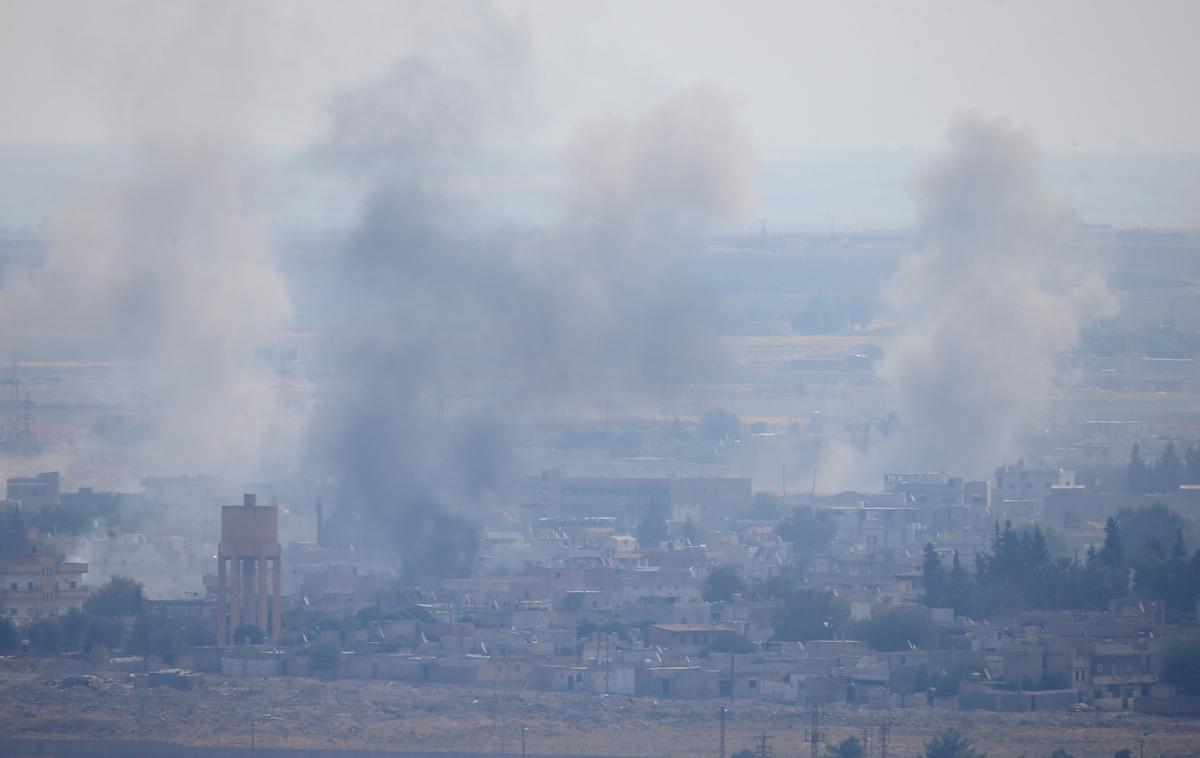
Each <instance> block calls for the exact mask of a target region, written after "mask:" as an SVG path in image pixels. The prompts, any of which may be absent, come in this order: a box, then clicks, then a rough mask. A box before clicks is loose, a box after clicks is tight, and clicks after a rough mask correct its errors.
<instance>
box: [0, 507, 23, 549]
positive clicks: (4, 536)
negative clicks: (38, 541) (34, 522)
mask: <svg viewBox="0 0 1200 758" xmlns="http://www.w3.org/2000/svg"><path fill="white" fill-rule="evenodd" d="M27 552H29V532H28V530H27V529H26V528H25V521H24V519H23V518H22V517H21V510H20V509H19V508H17V507H16V506H10V507H8V508H6V509H5V510H4V511H3V512H2V513H0V559H3V558H5V557H7V556H9V555H10V554H12V553H27Z"/></svg>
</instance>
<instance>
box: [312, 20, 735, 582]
mask: <svg viewBox="0 0 1200 758" xmlns="http://www.w3.org/2000/svg"><path fill="white" fill-rule="evenodd" d="M484 47H485V48H486V49H487V50H489V51H491V53H492V54H493V55H494V56H496V59H497V60H498V61H499V63H498V64H496V65H483V64H482V63H480V62H479V61H474V62H472V61H467V62H466V63H464V62H462V61H458V62H456V65H454V66H450V67H446V66H444V65H443V66H439V65H437V64H435V63H433V62H431V61H428V60H407V61H403V62H401V63H399V64H398V65H397V66H396V67H395V69H394V70H393V71H392V72H391V74H390V75H389V76H388V77H386V78H385V79H383V80H382V81H380V82H378V83H377V84H374V85H371V86H368V87H365V88H363V89H361V90H359V91H357V92H351V93H346V94H344V95H343V96H341V97H340V98H339V99H338V100H337V101H336V102H335V104H334V109H333V113H332V118H331V130H330V138H329V140H328V141H327V143H326V144H325V145H324V146H323V147H322V148H321V150H319V151H318V153H319V155H320V157H321V159H322V160H325V161H327V162H329V163H330V164H332V165H334V166H337V167H339V168H341V169H344V170H346V171H348V172H350V173H351V175H353V176H356V177H358V178H359V179H360V180H361V182H362V183H363V185H364V187H365V197H366V200H365V202H364V207H363V210H362V214H361V218H360V222H359V225H358V228H357V230H356V231H355V233H354V234H353V236H352V237H351V239H350V240H349V242H348V244H347V246H346V250H345V254H344V256H343V261H344V269H345V276H346V279H347V282H348V283H349V286H350V287H351V290H352V292H353V298H354V300H355V305H354V314H353V327H352V329H351V331H352V332H353V333H355V334H357V335H359V337H358V338H356V339H355V340H354V341H353V343H352V344H351V345H349V346H348V348H347V350H346V355H345V361H346V365H347V366H348V367H349V369H350V374H351V389H350V391H349V397H348V398H347V400H346V401H345V403H344V404H342V405H339V406H337V407H335V408H331V409H329V411H328V415H327V418H326V421H325V422H324V423H322V424H320V425H318V428H319V429H321V430H322V431H321V433H320V437H321V438H320V439H319V440H318V443H317V449H318V450H321V451H323V454H325V455H327V456H329V457H330V459H331V460H332V461H333V464H334V466H335V469H336V475H337V476H338V477H339V478H340V480H341V481H342V483H343V500H342V502H341V503H340V504H339V507H340V509H341V510H340V514H341V515H340V516H339V520H340V521H341V522H342V523H344V524H351V525H353V529H352V531H356V532H357V533H358V538H359V539H362V538H363V537H364V536H367V535H373V536H375V537H376V539H377V540H378V539H385V540H388V541H390V543H391V544H393V545H394V546H395V547H396V549H397V550H398V552H399V554H400V555H401V557H402V563H403V567H404V570H405V573H406V574H407V575H408V576H409V577H427V576H437V575H452V574H461V573H463V572H465V571H467V570H469V568H470V566H471V563H472V560H473V558H474V554H475V551H476V548H477V545H478V541H477V535H476V529H477V528H478V522H477V514H472V513H470V507H471V506H472V505H473V504H476V503H478V502H479V501H480V500H481V499H483V498H486V497H487V495H488V494H489V492H492V491H494V490H495V488H496V487H498V486H499V485H500V483H502V482H503V481H504V480H505V478H506V477H510V476H511V475H512V470H511V465H510V463H509V461H508V460H507V437H508V435H507V433H506V431H505V429H506V423H507V422H508V421H509V420H510V419H511V418H512V417H513V416H514V415H516V414H520V413H525V412H535V413H544V412H546V411H547V410H551V409H557V408H561V407H564V406H565V405H568V404H581V403H590V404H591V405H590V407H593V408H594V407H597V406H598V404H599V401H598V400H597V398H598V397H602V396H604V395H605V394H607V393H609V392H612V391H620V392H631V393H636V392H639V391H644V390H645V389H646V388H648V387H653V386H656V385H659V386H661V384H662V383H664V382H669V381H672V380H673V377H674V376H675V375H676V374H677V373H678V371H679V370H680V362H681V361H683V360H685V358H686V352H687V349H688V347H689V346H690V345H693V344H694V343H695V342H696V341H697V340H698V339H699V338H700V337H701V336H703V334H705V332H706V327H707V325H708V321H707V319H708V314H710V313H711V312H712V309H711V308H708V307H707V305H706V303H705V302H703V299H702V298H703V293H702V292H701V291H699V290H697V289H696V288H694V287H693V286H691V283H690V277H689V276H688V272H687V267H686V260H685V258H684V256H685V255H686V253H687V252H689V251H690V250H691V249H692V248H691V247H690V245H691V243H692V242H694V241H695V240H696V239H697V235H698V234H699V233H701V232H703V231H704V230H705V229H708V228H711V227H712V225H714V224H718V223H722V222H726V221H728V220H730V219H731V218H734V217H736V216H737V215H738V214H740V213H743V212H744V211H746V210H747V208H748V197H749V192H748V187H749V186H750V182H751V175H752V170H753V161H752V159H751V155H750V150H749V148H748V147H747V141H746V139H745V137H744V135H743V133H742V131H741V129H740V127H739V125H738V124H737V122H736V120H735V118H734V115H733V107H732V105H731V103H730V102H729V101H728V99H727V98H725V97H724V96H723V95H721V94H720V93H718V92H715V91H712V90H709V89H705V88H698V89H694V90H690V91H687V92H685V93H683V94H681V95H679V96H678V97H676V98H673V99H672V100H670V101H668V102H666V103H664V104H662V105H660V106H658V107H657V108H655V109H653V110H652V111H650V112H649V113H648V114H646V115H645V116H644V117H643V118H642V119H640V120H638V121H636V122H634V123H606V124H599V125H596V126H594V127H592V128H591V129H589V130H587V131H586V132H585V133H584V134H583V135H582V136H581V137H580V138H579V139H578V140H577V142H576V143H575V144H574V145H573V146H572V147H571V149H570V150H569V151H568V161H567V167H568V168H567V177H568V180H569V187H570V189H569V190H568V192H567V194H566V196H565V198H564V200H563V208H562V217H561V219H560V221H559V222H558V223H556V224H554V225H553V226H552V227H550V228H548V229H545V230H542V231H539V232H533V233H507V232H504V231H503V228H504V227H503V225H502V224H500V223H498V222H497V221H496V220H494V219H489V218H487V216H486V214H484V213H483V212H481V211H480V209H479V208H478V207H476V206H475V205H474V204H473V203H472V202H471V200H470V199H469V198H468V196H467V193H466V192H464V190H463V186H464V184H466V183H467V182H465V181H464V180H465V178H466V177H467V176H468V175H469V173H470V171H471V170H472V166H473V165H474V162H475V161H477V160H478V159H479V158H480V156H481V155H484V154H486V151H487V149H488V142H489V139H490V138H491V137H492V136H494V135H495V134H497V133H500V132H502V131H503V129H504V128H506V127H505V124H506V123H507V118H508V116H509V115H510V114H512V113H513V112H515V110H516V109H515V108H514V106H513V104H512V103H507V102H504V101H503V99H502V98H500V97H499V95H500V94H502V93H505V92H509V91H512V90H513V89H519V87H518V85H517V84H515V83H514V82H513V81H511V80H515V79H518V78H519V75H520V62H521V60H522V54H521V50H520V48H521V37H520V34H518V33H516V32H514V31H513V30H512V29H511V28H509V27H507V26H504V25H498V26H497V28H496V29H494V30H493V32H492V36H490V37H489V39H488V44H487V45H486V46H484ZM483 63H488V61H484V62H483ZM443 414H445V417H446V418H449V419H451V420H450V421H446V422H440V421H439V420H440V419H442V418H443Z"/></svg>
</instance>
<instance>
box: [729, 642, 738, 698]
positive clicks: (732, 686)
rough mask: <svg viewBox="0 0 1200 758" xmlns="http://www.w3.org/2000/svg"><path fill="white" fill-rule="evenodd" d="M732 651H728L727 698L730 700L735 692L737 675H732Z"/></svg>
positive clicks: (733, 661)
mask: <svg viewBox="0 0 1200 758" xmlns="http://www.w3.org/2000/svg"><path fill="white" fill-rule="evenodd" d="M733 655H734V654H733V653H732V652H730V653H729V699H730V700H731V701H732V700H733V698H734V694H735V693H736V692H737V677H736V676H734V675H733V667H734V663H735V659H734V657H733Z"/></svg>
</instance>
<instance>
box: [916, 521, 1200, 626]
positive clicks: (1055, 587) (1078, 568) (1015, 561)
mask: <svg viewBox="0 0 1200 758" xmlns="http://www.w3.org/2000/svg"><path fill="white" fill-rule="evenodd" d="M1126 524H1128V527H1127V528H1126ZM1184 527H1185V523H1184V522H1183V521H1182V519H1181V518H1180V517H1179V516H1178V514H1173V513H1172V512H1171V511H1169V509H1167V508H1166V507H1165V506H1163V505H1162V504H1160V503H1156V504H1155V505H1152V506H1148V507H1146V508H1137V509H1122V510H1121V511H1120V512H1119V513H1118V515H1117V517H1116V518H1110V519H1108V521H1107V522H1106V523H1105V526H1104V544H1103V546H1101V547H1100V548H1099V549H1096V548H1095V547H1091V548H1089V549H1088V551H1087V554H1086V556H1085V558H1084V560H1082V561H1081V560H1079V559H1077V558H1073V557H1072V558H1066V557H1058V558H1052V557H1051V555H1050V551H1049V550H1048V549H1047V545H1046V539H1045V536H1044V535H1043V534H1042V531H1041V529H1040V528H1039V527H1036V526H1035V527H1033V528H1032V529H1021V530H1018V529H1014V528H1013V526H1012V524H1011V522H1006V523H1005V525H1004V528H1003V529H1001V528H1000V526H999V524H997V525H996V530H995V532H994V534H993V537H992V544H991V550H990V552H986V553H981V554H979V555H978V556H976V559H975V573H974V575H973V576H972V575H971V574H970V573H969V572H967V571H966V569H965V568H964V567H963V565H962V563H961V562H960V561H959V559H958V555H957V553H956V554H955V555H954V557H953V561H952V564H951V567H950V568H949V569H947V568H946V566H945V565H944V564H943V562H942V559H941V556H939V555H938V553H937V552H936V551H935V550H934V548H933V545H931V544H928V545H926V546H925V554H924V559H923V562H922V564H923V566H922V567H923V572H924V575H925V576H924V579H925V595H924V597H923V598H922V602H923V603H924V605H926V606H928V607H935V608H953V609H954V612H955V613H956V614H959V615H965V616H971V617H974V618H989V617H991V616H993V615H995V614H1003V613H1011V612H1013V611H1017V610H1021V609H1026V608H1036V609H1041V610H1060V609H1091V610H1104V609H1105V608H1107V607H1108V604H1109V602H1110V601H1111V600H1114V599H1118V598H1121V597H1124V596H1126V595H1129V594H1130V592H1131V591H1134V592H1136V593H1137V595H1138V596H1139V597H1145V598H1149V599H1153V600H1162V601H1163V602H1164V604H1165V606H1166V609H1167V615H1168V617H1169V618H1172V619H1178V618H1180V617H1183V616H1190V615H1191V614H1192V613H1194V611H1195V606H1194V598H1195V597H1196V595H1197V594H1198V593H1200V551H1197V552H1196V553H1194V554H1192V555H1191V556H1189V555H1188V551H1187V544H1186V542H1185V540H1184V536H1183V535H1184ZM1168 529H1173V530H1174V531H1173V533H1172V534H1171V540H1170V543H1167V542H1166V540H1165V539H1164V535H1165V530H1168ZM1126 531H1128V532H1130V533H1131V534H1133V535H1136V537H1137V539H1138V540H1139V541H1140V545H1139V547H1138V549H1137V550H1135V551H1133V552H1129V551H1127V550H1126V548H1125V540H1124V539H1123V535H1124V533H1125V532H1126ZM1168 544H1169V545H1170V547H1168V546H1167V545H1168ZM1131 576H1132V579H1133V581H1132V586H1131V582H1130V577H1131Z"/></svg>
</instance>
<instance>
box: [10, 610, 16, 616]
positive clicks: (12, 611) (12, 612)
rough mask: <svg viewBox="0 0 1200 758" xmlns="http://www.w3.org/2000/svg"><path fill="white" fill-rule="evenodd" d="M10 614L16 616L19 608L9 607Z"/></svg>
mask: <svg viewBox="0 0 1200 758" xmlns="http://www.w3.org/2000/svg"><path fill="white" fill-rule="evenodd" d="M8 615H10V616H16V615H17V609H16V608H9V609H8Z"/></svg>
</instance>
